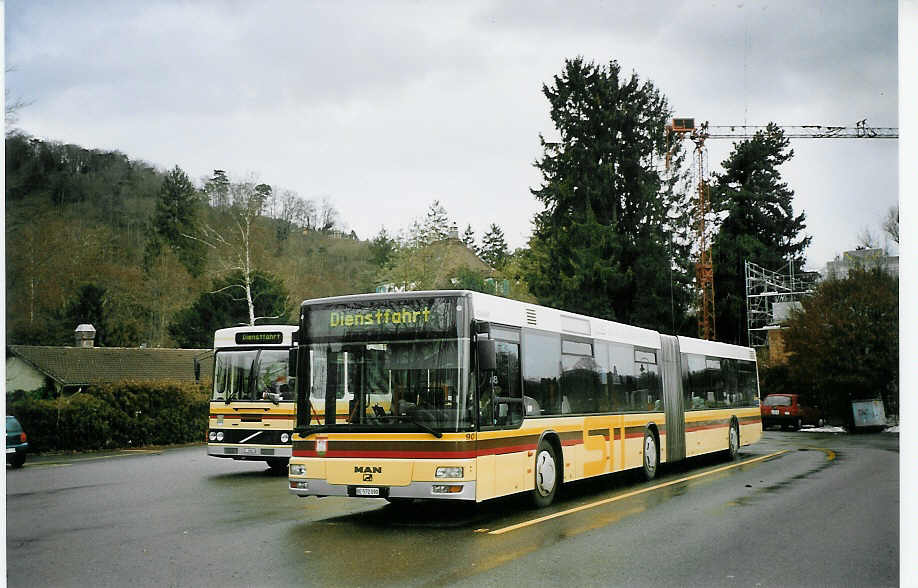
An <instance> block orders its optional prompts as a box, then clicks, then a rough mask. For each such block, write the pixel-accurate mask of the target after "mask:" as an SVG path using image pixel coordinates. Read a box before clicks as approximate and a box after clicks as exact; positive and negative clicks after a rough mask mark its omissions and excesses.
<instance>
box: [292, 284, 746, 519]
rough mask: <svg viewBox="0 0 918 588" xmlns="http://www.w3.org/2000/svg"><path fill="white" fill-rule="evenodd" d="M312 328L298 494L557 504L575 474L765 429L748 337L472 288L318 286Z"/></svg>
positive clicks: (726, 446)
mask: <svg viewBox="0 0 918 588" xmlns="http://www.w3.org/2000/svg"><path fill="white" fill-rule="evenodd" d="M299 328H300V331H299V332H300V346H299V357H298V371H299V376H300V377H299V378H298V401H297V414H298V419H297V429H296V432H295V435H294V441H293V457H292V458H291V460H290V466H289V479H288V482H289V489H290V492H291V493H293V494H295V495H297V496H354V497H361V496H366V497H381V498H386V499H388V500H390V501H399V500H407V499H415V498H437V499H453V500H468V501H483V500H488V499H491V498H495V497H498V496H504V495H508V494H513V493H517V492H528V493H530V495H531V496H532V498H533V501H534V502H535V503H536V504H537V505H539V506H546V505H548V504H550V503H551V502H552V501H553V500H554V498H555V495H556V493H557V491H558V488H559V487H560V486H561V484H562V483H563V482H568V481H573V480H579V479H583V478H587V477H591V476H597V475H602V474H606V473H610V472H616V471H621V470H625V469H630V468H643V470H644V472H645V474H646V475H647V477H648V478H652V477H654V476H655V475H656V473H657V467H658V465H659V464H660V463H661V462H672V461H677V460H681V459H684V458H686V457H690V456H694V455H700V454H704V453H711V452H716V451H723V452H724V453H725V454H728V455H730V456H734V457H735V456H736V454H737V453H738V452H739V450H740V447H741V446H742V445H748V444H750V443H754V442H755V441H757V440H758V439H759V438H760V437H761V434H762V424H761V415H760V411H759V407H758V378H757V368H756V356H755V352H754V350H752V349H750V348H747V347H738V346H735V345H727V344H724V343H714V342H709V341H702V340H699V339H693V338H687V337H674V336H668V335H661V334H660V333H657V332H655V331H651V330H648V329H642V328H637V327H632V326H628V325H624V324H621V323H615V322H611V321H607V320H602V319H598V318H591V317H588V316H583V315H578V314H574V313H569V312H564V311H561V310H556V309H553V308H546V307H543V306H538V305H535V304H528V303H524V302H517V301H514V300H509V299H506V298H499V297H496V296H489V295H486V294H481V293H477V292H468V291H435V292H406V293H388V294H366V295H357V296H344V297H335V298H323V299H317V300H308V301H306V302H304V303H303V305H302V308H301V314H300V327H299ZM343 400H345V401H346V403H345V404H344V408H343V410H342V409H338V410H336V411H335V413H341V412H343V413H344V414H343V415H339V417H338V418H325V419H322V420H321V421H318V420H316V419H315V418H314V416H313V415H315V414H322V413H323V412H324V410H323V409H324V407H325V406H330V405H332V404H335V405H338V404H341V403H342V401H343Z"/></svg>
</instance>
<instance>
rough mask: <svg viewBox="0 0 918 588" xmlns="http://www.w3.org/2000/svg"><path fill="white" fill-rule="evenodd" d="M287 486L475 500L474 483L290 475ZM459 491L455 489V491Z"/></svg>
mask: <svg viewBox="0 0 918 588" xmlns="http://www.w3.org/2000/svg"><path fill="white" fill-rule="evenodd" d="M288 487H289V489H290V493H291V494H295V495H296V496H301V497H306V496H319V497H321V496H352V497H357V498H430V499H444V500H471V501H474V500H475V482H473V481H463V482H449V481H443V482H439V481H437V482H411V483H410V484H408V485H407V486H373V485H372V484H367V485H366V486H363V485H354V484H329V483H328V482H327V481H325V480H316V479H308V478H289V484H288ZM456 490H458V491H456Z"/></svg>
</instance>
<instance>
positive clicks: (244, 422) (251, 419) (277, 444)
mask: <svg viewBox="0 0 918 588" xmlns="http://www.w3.org/2000/svg"><path fill="white" fill-rule="evenodd" d="M296 331H297V327H295V326H289V325H265V326H256V327H232V328H228V329H219V330H218V331H216V333H214V390H213V396H212V397H211V400H210V419H209V421H208V431H207V453H208V455H212V456H214V457H225V458H232V459H240V460H253V461H265V462H267V463H268V466H269V467H270V468H271V469H272V470H284V469H286V467H287V461H288V460H289V459H290V451H291V436H292V434H293V425H294V419H295V416H294V414H295V411H296V404H295V402H294V395H295V393H296V388H295V384H294V380H295V378H294V377H293V376H294V375H293V374H292V373H289V371H290V370H288V365H290V358H291V356H293V357H294V358H295V355H292V353H291V352H292V351H293V350H294V349H295V342H296ZM294 365H295V364H294Z"/></svg>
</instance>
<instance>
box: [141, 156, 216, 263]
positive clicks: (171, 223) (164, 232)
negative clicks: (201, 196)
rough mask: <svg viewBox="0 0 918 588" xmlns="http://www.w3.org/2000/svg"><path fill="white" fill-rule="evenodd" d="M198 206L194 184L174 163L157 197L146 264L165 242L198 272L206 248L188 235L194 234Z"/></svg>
mask: <svg viewBox="0 0 918 588" xmlns="http://www.w3.org/2000/svg"><path fill="white" fill-rule="evenodd" d="M198 207H199V201H198V195H197V191H196V190H195V188H194V185H192V183H191V180H189V179H188V176H187V175H186V174H185V172H184V171H182V169H181V168H180V167H178V166H175V168H173V169H172V171H170V172H169V173H168V174H166V178H165V179H164V180H163V185H162V188H161V189H160V191H159V198H158V199H157V200H156V210H155V212H154V214H153V232H154V238H153V239H152V240H151V241H150V242H149V243H148V244H147V254H146V260H145V263H146V264H147V266H148V267H149V263H150V260H151V258H153V257H155V256H156V255H158V254H159V248H160V247H161V246H163V245H165V246H167V247H169V248H171V249H172V250H173V251H174V252H175V254H176V256H177V257H178V258H179V260H180V261H181V262H182V265H184V266H185V268H186V269H187V270H188V272H189V273H190V274H191V275H192V276H198V275H200V274H201V272H202V271H203V269H204V263H205V261H206V255H207V254H206V250H205V247H204V245H203V244H202V243H201V242H199V241H196V240H194V239H192V238H189V237H188V236H187V235H191V234H193V233H194V230H195V222H196V218H197V214H198Z"/></svg>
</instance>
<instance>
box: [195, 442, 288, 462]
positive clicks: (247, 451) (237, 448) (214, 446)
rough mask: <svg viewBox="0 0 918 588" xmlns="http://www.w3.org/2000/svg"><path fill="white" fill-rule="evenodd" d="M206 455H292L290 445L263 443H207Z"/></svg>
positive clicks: (248, 457)
mask: <svg viewBox="0 0 918 588" xmlns="http://www.w3.org/2000/svg"><path fill="white" fill-rule="evenodd" d="M207 455H210V456H212V457H230V458H233V459H256V460H264V459H268V458H271V457H284V458H289V457H290V456H291V455H292V450H291V446H290V445H286V446H282V447H271V446H264V445H221V444H219V443H208V444H207Z"/></svg>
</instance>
